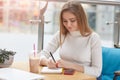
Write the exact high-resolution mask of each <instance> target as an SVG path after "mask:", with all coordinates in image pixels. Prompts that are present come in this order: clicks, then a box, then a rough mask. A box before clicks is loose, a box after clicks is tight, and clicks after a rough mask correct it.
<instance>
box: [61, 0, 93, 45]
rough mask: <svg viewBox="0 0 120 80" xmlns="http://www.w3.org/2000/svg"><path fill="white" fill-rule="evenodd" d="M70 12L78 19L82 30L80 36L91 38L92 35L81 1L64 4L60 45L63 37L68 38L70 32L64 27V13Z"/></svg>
mask: <svg viewBox="0 0 120 80" xmlns="http://www.w3.org/2000/svg"><path fill="white" fill-rule="evenodd" d="M66 11H69V12H71V13H72V14H74V15H75V16H76V18H77V24H78V27H79V30H80V34H81V35H82V36H84V37H86V36H89V35H90V34H91V33H92V29H91V28H90V27H89V25H88V20H87V16H86V14H85V11H84V9H83V7H82V5H81V4H80V2H79V1H69V2H67V3H65V4H64V6H63V8H62V10H61V13H60V44H62V42H61V35H64V36H66V35H67V33H68V32H69V31H68V30H67V29H66V28H65V26H64V25H63V17H62V15H63V13H64V12H66Z"/></svg>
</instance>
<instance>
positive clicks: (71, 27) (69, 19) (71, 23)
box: [62, 11, 79, 32]
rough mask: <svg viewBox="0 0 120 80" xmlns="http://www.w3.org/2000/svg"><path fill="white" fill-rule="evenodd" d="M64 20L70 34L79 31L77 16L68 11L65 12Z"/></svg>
mask: <svg viewBox="0 0 120 80" xmlns="http://www.w3.org/2000/svg"><path fill="white" fill-rule="evenodd" d="M62 19H63V25H64V26H65V28H66V29H67V30H68V31H69V32H72V31H77V30H79V29H78V24H77V19H76V16H75V15H74V14H72V13H71V12H68V11H66V12H63V15H62Z"/></svg>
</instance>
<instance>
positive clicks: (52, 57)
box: [50, 52, 56, 63]
mask: <svg viewBox="0 0 120 80" xmlns="http://www.w3.org/2000/svg"><path fill="white" fill-rule="evenodd" d="M50 55H51V57H52V59H53V61H54V62H55V63H56V61H55V59H54V57H53V55H52V53H51V52H50Z"/></svg>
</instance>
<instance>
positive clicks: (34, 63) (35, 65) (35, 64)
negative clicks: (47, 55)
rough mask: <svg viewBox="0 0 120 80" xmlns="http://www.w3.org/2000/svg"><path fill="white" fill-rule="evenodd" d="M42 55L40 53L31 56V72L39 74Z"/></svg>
mask: <svg viewBox="0 0 120 80" xmlns="http://www.w3.org/2000/svg"><path fill="white" fill-rule="evenodd" d="M39 63H40V55H39V54H38V53H36V54H34V53H32V54H30V55H29V65H30V72H32V73H39V67H40V66H39Z"/></svg>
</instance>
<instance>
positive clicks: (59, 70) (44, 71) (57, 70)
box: [41, 67, 62, 73]
mask: <svg viewBox="0 0 120 80" xmlns="http://www.w3.org/2000/svg"><path fill="white" fill-rule="evenodd" d="M41 73H62V68H55V69H50V68H48V67H43V68H42V70H41Z"/></svg>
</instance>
